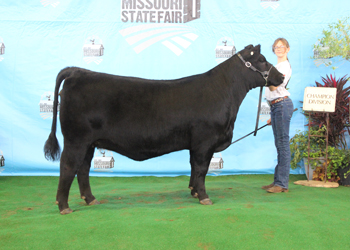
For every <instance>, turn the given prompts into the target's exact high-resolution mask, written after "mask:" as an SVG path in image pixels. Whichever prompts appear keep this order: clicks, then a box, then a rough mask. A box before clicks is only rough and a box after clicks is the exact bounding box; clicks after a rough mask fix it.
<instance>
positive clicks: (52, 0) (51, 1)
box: [40, 0, 60, 8]
mask: <svg viewBox="0 0 350 250" xmlns="http://www.w3.org/2000/svg"><path fill="white" fill-rule="evenodd" d="M40 3H41V4H42V5H43V6H44V7H47V6H49V5H51V6H52V7H54V8H56V7H57V5H59V4H60V2H59V1H56V0H40Z"/></svg>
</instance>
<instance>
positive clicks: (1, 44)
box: [0, 37, 5, 62]
mask: <svg viewBox="0 0 350 250" xmlns="http://www.w3.org/2000/svg"><path fill="white" fill-rule="evenodd" d="M4 54H5V43H4V41H3V40H2V38H1V37H0V62H1V61H2V60H4V58H3V57H2V55H4Z"/></svg>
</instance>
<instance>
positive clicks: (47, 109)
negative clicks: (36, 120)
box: [39, 91, 60, 120]
mask: <svg viewBox="0 0 350 250" xmlns="http://www.w3.org/2000/svg"><path fill="white" fill-rule="evenodd" d="M53 96H54V93H53V92H51V91H47V92H45V93H44V94H43V95H42V96H41V98H40V102H39V108H40V116H41V118H43V119H44V120H46V119H48V118H52V116H53ZM59 109H60V105H59V104H58V107H57V112H58V111H59Z"/></svg>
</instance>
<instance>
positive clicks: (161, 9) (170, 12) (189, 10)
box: [119, 0, 200, 56]
mask: <svg viewBox="0 0 350 250" xmlns="http://www.w3.org/2000/svg"><path fill="white" fill-rule="evenodd" d="M199 18H200V0H153V1H152V0H138V1H135V0H121V20H122V22H124V23H136V24H139V23H140V24H141V25H137V26H132V27H129V28H126V29H123V30H120V31H119V33H120V34H121V35H122V36H123V37H124V38H125V40H126V42H127V43H128V44H129V45H131V46H132V47H133V49H134V51H135V52H136V53H137V54H139V53H141V52H142V51H144V50H145V49H147V48H148V47H150V46H152V45H154V44H162V45H163V46H165V47H167V48H168V49H169V50H171V51H172V52H173V53H174V54H175V55H177V56H180V55H181V54H182V53H183V52H184V50H186V49H187V48H188V47H189V46H190V45H191V44H192V43H193V42H194V41H195V40H196V39H197V38H198V35H196V34H195V33H194V30H193V28H191V27H190V26H187V25H184V23H187V22H190V21H193V20H196V19H199Z"/></svg>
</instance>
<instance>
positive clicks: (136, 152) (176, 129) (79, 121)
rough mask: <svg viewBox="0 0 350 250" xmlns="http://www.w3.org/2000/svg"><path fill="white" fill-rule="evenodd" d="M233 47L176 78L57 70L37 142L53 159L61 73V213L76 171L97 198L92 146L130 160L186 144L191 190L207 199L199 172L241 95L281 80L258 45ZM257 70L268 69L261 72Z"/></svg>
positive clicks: (224, 135) (88, 197) (228, 132)
mask: <svg viewBox="0 0 350 250" xmlns="http://www.w3.org/2000/svg"><path fill="white" fill-rule="evenodd" d="M239 54H240V55H241V57H239V56H237V55H235V56H233V57H231V58H230V59H228V60H226V61H225V62H223V63H222V64H220V65H218V66H217V67H215V68H213V69H211V70H209V71H208V72H206V73H203V74H199V75H194V76H189V77H185V78H181V79H176V80H147V79H141V78H135V77H123V76H116V75H109V74H103V73H97V72H93V71H89V70H85V69H81V68H76V67H72V68H65V69H63V70H62V71H61V72H60V73H59V74H58V76H57V79H56V88H55V99H54V110H53V114H54V116H53V122H52V129H51V134H50V136H49V138H48V140H47V141H46V144H45V147H44V151H45V156H46V158H47V159H50V160H57V159H59V157H60V148H59V145H58V141H57V138H56V123H57V105H58V92H59V89H60V85H61V82H62V81H63V80H65V83H64V86H63V89H62V91H61V94H60V95H61V106H60V121H61V129H62V133H63V137H64V148H63V152H62V155H61V163H60V179H59V185H58V191H57V197H56V198H57V202H58V206H59V210H60V212H61V214H67V213H71V212H72V210H71V209H70V208H69V206H68V194H69V189H70V186H71V184H72V181H73V179H74V177H75V175H77V177H78V183H79V188H80V193H81V197H82V198H83V199H84V200H85V201H86V203H87V204H89V205H92V204H98V203H99V202H98V201H97V200H96V199H95V197H94V196H93V195H92V193H91V189H90V184H89V170H90V164H91V160H92V158H93V154H94V150H95V148H96V147H98V148H104V149H108V150H113V151H115V152H118V153H120V154H122V155H125V156H127V157H129V158H131V159H134V160H137V161H142V160H146V159H149V158H152V157H157V156H160V155H163V154H167V153H170V152H174V151H179V150H184V149H188V150H189V151H190V163H191V178H190V183H189V187H190V189H191V194H192V195H193V196H194V197H198V198H199V201H200V203H201V204H204V205H209V204H212V202H211V200H210V199H209V197H208V195H207V193H206V191H205V185H204V182H205V176H206V174H207V171H208V166H209V163H210V160H211V158H212V156H213V153H214V152H218V151H222V150H224V149H226V148H227V147H228V146H230V143H231V139H232V135H233V128H234V123H235V120H236V115H237V112H238V108H239V106H240V104H241V102H242V101H243V99H244V97H245V96H246V94H247V92H248V91H249V90H250V89H252V88H255V87H259V86H264V85H274V86H277V85H279V84H281V83H282V81H283V76H282V74H280V73H279V72H278V71H277V69H276V68H274V67H273V66H272V65H271V64H270V63H268V62H267V61H266V59H265V57H264V56H263V55H261V54H260V45H258V46H255V47H254V46H252V45H249V46H247V47H246V48H245V49H244V50H242V51H240V52H239ZM249 63H251V64H252V66H253V67H250V68H249ZM254 67H255V68H254ZM252 69H253V70H252ZM259 72H260V73H259ZM262 72H265V73H267V72H268V73H269V76H268V78H267V79H264V78H263V77H262Z"/></svg>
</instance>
